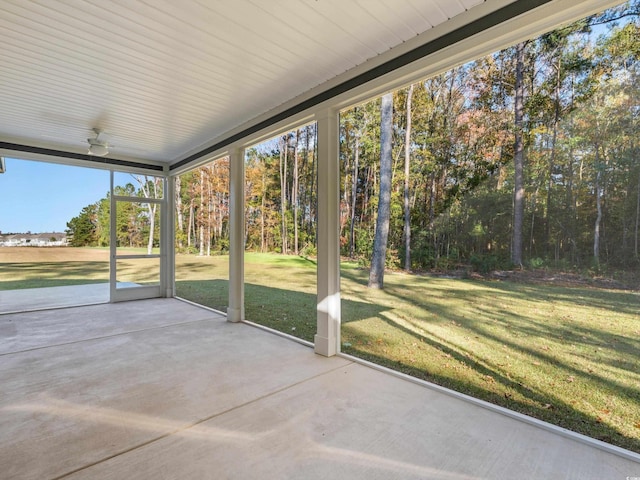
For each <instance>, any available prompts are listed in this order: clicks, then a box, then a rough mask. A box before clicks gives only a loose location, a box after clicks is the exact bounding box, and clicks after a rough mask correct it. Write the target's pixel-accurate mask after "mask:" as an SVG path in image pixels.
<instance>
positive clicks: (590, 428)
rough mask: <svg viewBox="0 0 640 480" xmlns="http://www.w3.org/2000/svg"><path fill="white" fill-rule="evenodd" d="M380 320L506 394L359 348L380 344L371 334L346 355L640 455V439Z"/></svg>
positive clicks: (438, 342)
mask: <svg viewBox="0 0 640 480" xmlns="http://www.w3.org/2000/svg"><path fill="white" fill-rule="evenodd" d="M380 318H381V319H382V320H383V321H384V322H385V323H387V324H389V325H390V326H391V327H392V328H394V329H397V330H399V331H402V332H403V333H404V334H405V335H409V336H411V337H413V338H415V339H417V340H418V341H419V342H421V343H424V344H426V345H429V346H431V347H433V348H434V349H436V350H439V351H440V352H442V353H443V355H445V356H447V357H449V358H451V359H453V360H456V361H458V362H460V363H461V364H464V365H466V366H468V367H469V368H471V369H472V370H473V371H475V372H476V373H477V374H478V375H479V376H480V375H481V376H484V377H485V378H487V379H490V382H488V384H491V383H492V382H496V383H497V384H500V385H501V386H502V387H504V390H506V392H505V393H502V392H495V391H492V390H491V389H490V388H482V387H481V386H480V385H478V384H474V383H469V382H466V381H464V380H462V379H459V378H456V377H455V375H451V376H449V375H445V374H441V373H435V372H432V371H429V369H425V368H418V367H416V366H415V365H412V364H411V363H410V362H409V361H403V360H396V359H392V358H390V357H389V356H384V355H381V354H378V353H374V352H372V351H371V350H370V349H366V348H362V347H359V345H364V344H372V343H375V342H377V341H379V339H378V338H376V336H375V335H370V334H368V333H362V332H359V333H358V342H357V344H355V345H352V346H349V347H347V348H343V351H344V352H345V353H348V354H351V355H354V356H356V357H359V358H362V359H364V360H367V361H370V362H373V363H376V364H378V365H382V366H385V367H388V368H391V369H392V370H396V371H399V372H402V373H405V374H407V375H410V376H413V377H416V378H419V379H422V380H425V381H428V382H431V383H434V384H436V385H440V386H443V387H446V388H449V389H451V390H454V391H457V392H462V393H464V394H466V395H469V396H472V397H474V398H478V399H481V400H485V401H487V402H490V403H493V404H495V405H499V406H502V407H505V408H508V409H510V410H513V411H516V412H520V413H523V414H525V415H529V416H531V417H534V418H538V419H540V420H543V421H546V422H549V423H552V424H555V425H558V426H561V427H564V428H567V429H569V430H573V431H576V432H578V433H582V434H584V435H587V436H591V437H593V438H596V439H598V440H601V441H604V442H607V443H611V444H614V445H618V446H621V447H623V448H626V449H629V450H632V451H635V452H640V439H638V438H634V437H629V436H627V435H625V434H623V433H622V432H620V431H619V430H617V429H616V428H614V427H612V426H610V425H608V424H606V423H604V422H600V421H598V420H597V419H596V418H593V417H592V416H590V415H587V414H585V413H583V412H580V411H578V410H577V409H575V408H574V407H573V406H572V405H571V404H569V403H566V402H564V401H561V400H560V399H559V398H558V397H557V396H555V395H553V393H545V392H542V391H536V390H534V389H533V388H530V387H528V386H527V385H525V384H524V383H521V382H520V381H518V380H517V379H513V378H511V377H509V376H507V375H505V374H504V373H503V372H501V371H500V370H499V369H498V367H496V366H493V365H491V364H489V363H487V362H482V361H479V360H478V359H474V358H473V355H470V354H469V353H470V352H467V351H465V350H464V349H461V348H458V347H456V346H454V345H451V344H450V343H448V342H446V340H444V339H434V338H430V337H428V336H425V335H420V334H419V333H416V332H414V331H412V330H410V329H407V328H405V327H404V326H402V325H399V324H398V323H397V322H395V321H393V320H391V319H389V318H387V316H386V315H384V314H383V315H382V316H381V317H380ZM508 392H517V393H518V394H520V395H521V396H522V397H524V399H523V400H520V399H517V398H514V397H515V396H514V395H513V394H512V393H508Z"/></svg>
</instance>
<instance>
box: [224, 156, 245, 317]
mask: <svg viewBox="0 0 640 480" xmlns="http://www.w3.org/2000/svg"><path fill="white" fill-rule="evenodd" d="M242 320H244V150H243V149H241V148H233V149H232V150H231V151H230V152H229V307H228V308H227V321H229V322H240V321H242Z"/></svg>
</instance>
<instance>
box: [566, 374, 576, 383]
mask: <svg viewBox="0 0 640 480" xmlns="http://www.w3.org/2000/svg"><path fill="white" fill-rule="evenodd" d="M575 381H576V377H574V376H573V375H569V376H568V377H567V382H569V383H573V382H575Z"/></svg>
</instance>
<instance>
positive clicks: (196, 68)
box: [0, 0, 511, 164]
mask: <svg viewBox="0 0 640 480" xmlns="http://www.w3.org/2000/svg"><path fill="white" fill-rule="evenodd" d="M483 3H484V6H483V8H484V9H485V10H486V9H487V5H491V4H495V8H496V9H497V8H498V7H500V6H502V5H504V4H505V3H511V2H510V1H505V0H487V2H486V3H485V2H484V0H180V1H175V0H146V1H142V0H139V1H134V0H112V1H107V0H32V1H28V0H2V1H1V2H0V31H1V32H2V37H1V47H0V142H8V143H15V144H20V145H27V146H34V147H43V148H49V149H55V150H60V151H65V152H76V153H83V154H84V153H86V150H87V138H88V137H89V136H91V135H92V129H93V128H99V129H101V130H103V132H104V134H103V139H105V140H107V141H108V142H109V143H110V145H111V146H112V148H111V153H110V155H109V156H110V157H113V158H118V159H125V160H135V161H139V162H143V163H144V162H161V163H167V164H173V163H175V162H178V161H180V160H182V159H184V158H185V157H186V156H187V155H189V154H190V153H192V152H193V151H195V150H197V149H198V148H201V147H202V146H206V145H208V144H210V143H211V142H213V141H215V139H217V138H219V137H221V136H224V135H225V134H226V133H227V132H230V131H232V130H233V129H234V128H237V127H239V126H240V125H244V124H247V122H250V121H251V120H252V119H255V118H257V117H258V116H260V115H263V114H265V113H267V112H270V111H273V110H274V109H277V107H278V106H280V105H282V104H285V103H286V102H288V101H290V100H291V99H293V98H296V97H299V96H300V95H303V94H304V93H305V92H309V91H312V90H313V89H316V90H318V89H322V85H323V84H325V82H332V81H333V82H334V83H335V80H336V79H339V78H341V77H347V76H348V75H349V71H351V70H352V69H354V68H356V67H358V66H362V64H365V63H366V62H367V61H371V60H372V59H375V58H377V57H378V56H380V55H383V56H384V55H387V56H388V55H389V52H390V51H391V52H392V51H393V49H394V47H395V48H396V49H397V48H398V47H401V46H402V45H403V44H405V42H408V41H411V40H412V39H415V38H416V37H417V36H419V35H420V34H423V33H424V32H427V31H429V30H430V29H432V28H433V27H435V26H437V25H447V22H448V20H449V19H452V18H454V17H456V16H459V15H461V14H464V12H465V11H467V10H470V9H474V8H478V5H480V4H483Z"/></svg>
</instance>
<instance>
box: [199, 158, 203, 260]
mask: <svg viewBox="0 0 640 480" xmlns="http://www.w3.org/2000/svg"><path fill="white" fill-rule="evenodd" d="M203 216H204V169H203V168H200V209H199V212H198V219H199V220H200V221H199V222H198V229H199V230H198V231H199V232H200V253H199V255H200V256H201V257H202V256H204V225H203V223H204V222H203Z"/></svg>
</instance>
